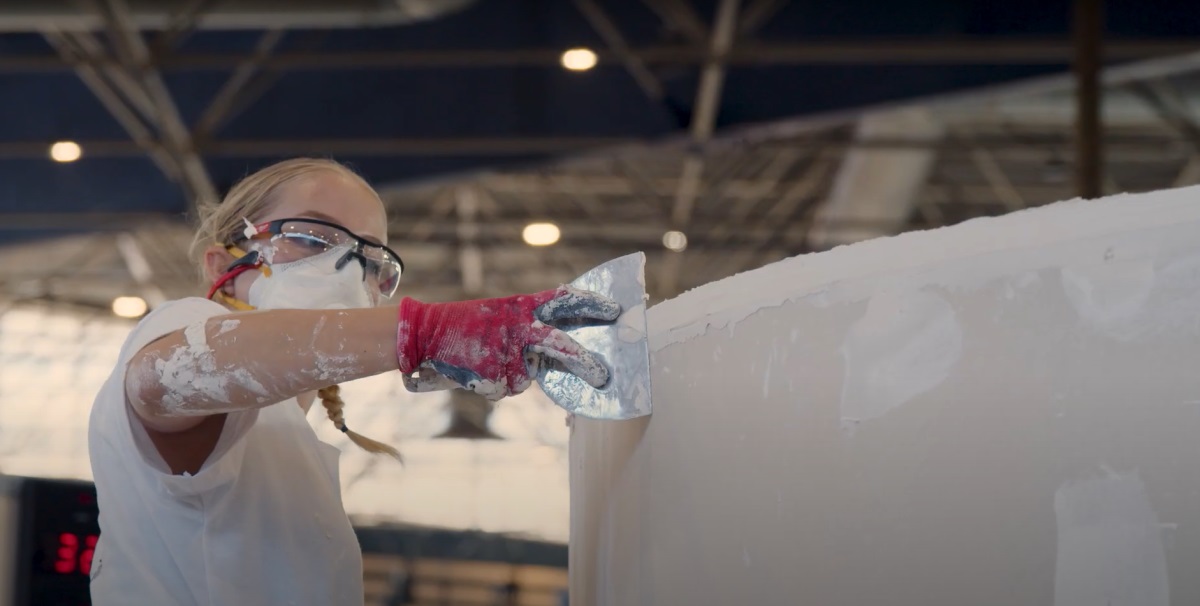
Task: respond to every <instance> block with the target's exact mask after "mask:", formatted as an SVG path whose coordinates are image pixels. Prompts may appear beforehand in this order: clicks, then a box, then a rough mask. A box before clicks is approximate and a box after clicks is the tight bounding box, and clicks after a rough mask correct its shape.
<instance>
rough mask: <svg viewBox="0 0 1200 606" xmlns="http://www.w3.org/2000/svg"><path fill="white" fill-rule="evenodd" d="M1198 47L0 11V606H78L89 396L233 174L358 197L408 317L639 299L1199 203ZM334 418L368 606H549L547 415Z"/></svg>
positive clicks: (917, 7)
mask: <svg viewBox="0 0 1200 606" xmlns="http://www.w3.org/2000/svg"><path fill="white" fill-rule="evenodd" d="M1198 36H1200V18H1197V14H1196V8H1195V7H1194V5H1193V3H1190V2H1184V1H1182V0H1157V1H1155V2H1145V1H1138V0H1108V1H1107V2H1103V1H1101V0H1073V1H1072V0H1060V1H1054V0H1051V1H1046V0H1037V1H1034V0H1010V1H1008V2H1003V3H995V2H986V3H985V2H961V1H957V0H931V1H918V0H841V1H839V2H837V3H834V2H817V1H814V0H790V1H789V0H224V1H222V0H172V1H167V0H162V1H156V0H87V1H82V0H81V1H68V0H61V1H55V0H5V1H4V2H0V473H2V474H6V475H7V476H12V478H10V479H11V480H12V481H11V482H9V483H8V484H9V485H10V488H9V489H8V492H7V494H8V501H6V503H7V505H5V506H4V507H0V523H5V524H7V525H6V526H4V528H5V529H6V530H5V532H6V533H7V534H5V535H3V536H0V553H7V554H9V555H8V556H0V569H3V570H8V571H10V572H9V574H12V575H15V576H13V577H11V578H12V579H14V583H13V584H12V585H11V586H12V587H13V597H11V598H8V597H7V596H2V595H0V606H2V605H4V604H7V603H13V604H27V603H29V604H34V603H37V604H41V603H46V604H49V603H53V604H60V603H61V604H81V603H86V601H85V598H84V597H80V596H85V595H86V574H85V573H86V567H87V564H86V562H85V558H83V557H82V554H83V553H84V552H85V551H86V549H83V547H86V545H87V543H88V540H89V539H88V538H87V537H89V536H93V534H94V532H95V529H94V521H95V520H94V516H95V513H94V512H95V504H94V499H92V500H91V501H89V497H88V494H91V493H90V492H89V491H90V485H88V484H87V480H88V479H89V478H90V475H91V474H90V468H89V463H88V459H87V444H86V425H87V415H88V411H89V409H90V406H91V402H92V398H93V397H94V394H95V393H96V391H97V390H98V389H99V386H100V384H101V383H102V382H103V381H104V380H105V378H106V377H107V375H108V373H109V372H111V370H112V366H113V364H114V360H115V358H116V355H117V351H118V348H119V346H120V344H121V342H122V340H123V339H124V336H125V335H126V334H127V332H128V331H129V329H130V328H131V327H132V325H133V323H134V322H136V319H137V318H138V317H140V316H142V315H143V314H145V313H146V312H147V310H148V309H152V308H153V307H154V306H155V305H157V304H160V303H161V302H163V301H166V300H169V299H173V298H178V297H184V296H194V295H202V294H203V285H201V284H199V283H198V281H197V275H196V270H195V269H194V265H193V263H192V260H191V259H189V258H188V256H187V252H186V248H187V245H188V242H189V240H190V235H191V227H190V223H189V221H190V219H191V218H192V217H193V209H194V207H195V205H196V204H197V202H200V201H205V200H211V199H218V198H219V197H220V196H221V195H222V194H223V193H224V192H225V191H226V190H227V189H228V188H229V187H230V186H231V185H232V184H233V183H234V182H236V181H237V179H239V178H240V177H242V176H244V175H246V174H247V173H248V172H251V171H253V170H255V169H257V168H259V167H262V166H264V165H266V164H269V163H271V162H273V161H275V160H278V159H283V158H287V157H291V156H296V155H316V156H324V157H333V158H336V159H338V160H341V161H343V162H346V163H348V164H350V165H351V166H352V167H353V168H355V169H356V170H358V171H359V172H360V173H362V174H363V175H364V176H365V177H367V178H368V180H370V181H371V182H372V183H373V184H375V185H376V187H377V188H378V189H379V191H380V193H381V195H382V197H383V199H384V201H385V203H386V205H387V207H388V212H389V217H390V241H391V244H392V247H393V248H394V249H396V250H397V251H398V252H399V254H400V255H401V256H402V257H403V258H404V259H405V262H406V264H407V268H408V271H407V273H406V274H405V276H404V279H403V282H402V284H401V289H402V293H403V294H404V295H407V296H413V297H416V298H421V299H425V300H453V299H462V298H477V297H486V296H498V295H505V294H513V293H518V292H530V291H536V290H542V289H545V288H549V287H553V286H556V285H558V284H560V283H563V282H568V281H570V280H571V279H573V278H574V277H575V276H577V275H578V274H580V273H582V272H584V271H586V270H587V269H589V268H590V267H592V266H594V265H597V264H599V263H601V262H603V261H606V260H608V259H611V258H614V257H617V256H620V255H623V254H626V253H630V252H634V251H644V252H645V253H646V254H647V256H648V266H647V285H648V288H649V290H650V291H651V298H652V300H653V301H660V300H662V299H664V298H669V297H672V296H675V295H677V294H679V293H681V292H683V291H685V290H687V289H690V288H693V287H696V286H699V285H701V284H705V283H707V282H711V281H714V280H719V279H721V278H724V277H727V276H730V275H733V274H736V273H738V272H743V271H748V270H751V269H754V268H757V267H760V266H762V265H764V264H767V263H771V262H773V261H776V260H779V259H783V258H786V257H790V256H794V255H797V254H804V253H812V252H819V251H822V250H827V249H829V248H832V247H835V246H838V245H842V244H848V243H852V242H855V241H859V240H863V239H868V238H874V237H880V236H887V235H892V234H896V233H900V232H904V231H908V230H913V229H927V228H936V227H940V226H945V225H951V224H954V223H958V222H961V221H964V220H968V219H971V218H975V217H982V216H989V215H998V214H1003V213H1008V212H1013V211H1019V210H1021V209H1024V208H1028V207H1033V206H1038V205H1042V204H1046V203H1050V202H1054V201H1058V200H1063V199H1068V198H1073V197H1077V196H1082V197H1088V198H1090V197H1097V196H1100V195H1107V194H1111V193H1117V192H1126V191H1129V192H1137V191H1148V190H1156V189H1163V188H1169V187H1178V186H1183V185H1189V184H1193V183H1196V182H1200V154H1198V150H1200V122H1198V121H1200V37H1198ZM345 395H346V401H347V403H348V408H347V417H348V421H349V423H350V424H351V425H352V426H354V427H361V428H362V429H363V431H364V433H367V434H368V435H371V436H372V437H375V438H378V439H382V440H385V441H390V442H392V443H395V444H397V445H398V446H399V447H400V449H401V450H402V451H403V453H404V455H405V457H406V459H407V466H406V467H400V466H398V465H396V464H394V463H393V462H391V461H388V460H383V459H378V458H371V457H368V456H365V455H363V454H361V453H360V452H359V451H358V450H356V449H354V448H353V447H349V446H348V444H347V443H346V442H345V441H344V440H343V439H341V435H340V434H337V433H336V432H335V431H332V430H331V428H329V427H328V424H327V423H324V422H322V420H323V419H318V418H316V417H314V425H315V426H316V428H317V431H318V433H319V434H320V435H321V436H322V438H323V439H326V440H328V441H329V442H331V443H333V444H335V445H337V446H339V447H341V448H342V449H343V457H342V468H341V479H342V484H343V490H344V496H345V504H346V507H347V510H348V511H349V513H350V514H351V516H352V518H353V519H354V521H355V524H356V526H357V527H358V529H359V535H360V541H361V542H362V544H363V548H364V551H365V552H366V555H365V562H366V574H367V592H368V595H367V600H368V603H369V604H418V603H419V604H562V603H565V600H566V598H565V586H566V572H565V567H566V546H565V544H566V541H567V539H568V536H567V529H568V514H569V504H568V494H567V493H568V484H567V464H566V450H567V442H568V435H569V430H568V428H567V426H566V422H565V421H566V417H565V414H564V413H562V412H561V411H560V410H559V409H557V408H555V407H554V406H553V405H552V404H550V403H549V402H548V401H547V400H546V399H545V398H544V397H543V396H541V395H540V394H538V393H536V392H533V393H528V394H525V395H523V396H521V397H518V398H514V399H512V400H509V401H505V402H503V403H501V404H499V405H498V406H492V405H490V404H488V403H486V402H484V401H482V400H479V399H477V398H474V397H471V396H470V395H468V394H463V393H461V392H454V393H451V394H434V395H422V396H414V395H411V394H408V393H407V392H406V391H405V390H404V388H403V386H402V385H401V384H400V383H399V381H398V380H397V378H396V377H391V376H382V377H376V378H373V379H370V380H364V381H359V382H357V383H354V384H349V385H347V386H346V388H345ZM19 478H41V480H23V479H19ZM51 480H52V481H51ZM64 503H66V505H64ZM37 512H42V513H37ZM6 520H7V522H5V521H6ZM66 534H72V535H74V536H76V537H78V538H77V539H64V536H65V535H66ZM64 540H68V541H70V540H77V541H78V545H80V546H82V547H81V550H80V551H79V554H80V556H79V557H78V558H74V559H72V558H68V560H69V562H59V561H57V560H56V557H57V556H56V555H55V554H58V553H59V549H60V548H61V547H62V544H61V541H64ZM56 541H57V543H56ZM5 550H7V551H5ZM71 553H73V554H74V553H76V552H71ZM88 553H90V552H88ZM73 557H74V556H73ZM88 557H90V556H88ZM3 570H0V575H3V574H5V573H4V572H3ZM2 578H4V577H2V576H0V579H2ZM54 587H58V588H65V589H61V591H62V592H74V593H73V594H70V595H68V593H63V594H62V595H61V596H58V597H54V596H53V595H52V594H53V592H55V591H60V589H53V588H54ZM80 587H82V588H83V589H82V591H83V593H79V592H80V591H81V590H80V589H79V588H80ZM3 591H4V590H3V589H0V592H3ZM22 592H24V593H22ZM47 596H50V597H47ZM72 596H73V597H72ZM6 599H7V600H9V601H7V602H6V601H5V600H6ZM39 600H41V601H39ZM53 600H58V601H53ZM72 600H74V601H72Z"/></svg>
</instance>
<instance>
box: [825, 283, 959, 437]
mask: <svg viewBox="0 0 1200 606" xmlns="http://www.w3.org/2000/svg"><path fill="white" fill-rule="evenodd" d="M962 347H963V337H962V329H961V328H960V327H959V324H958V320H957V318H956V317H955V314H954V309H953V308H952V307H951V306H950V304H949V303H947V302H946V301H945V300H944V299H942V298H941V297H939V296H937V295H935V294H932V293H929V292H920V291H911V292H895V291H888V292H882V293H880V294H878V295H876V296H874V297H872V298H871V301H870V303H869V304H868V305H867V311H866V314H865V315H864V316H863V317H862V318H861V319H860V320H858V321H857V322H855V323H854V324H853V325H852V326H851V327H850V330H849V334H848V335H847V337H846V340H845V342H844V343H843V344H842V349H841V352H842V357H843V359H844V360H845V378H844V381H843V384H842V397H841V413H842V417H843V419H845V420H847V421H851V422H852V423H851V424H850V426H849V427H851V428H852V427H853V426H854V425H857V424H858V423H860V422H862V421H863V420H867V419H874V418H876V417H881V416H883V415H884V414H885V413H887V412H888V411H889V410H892V409H893V408H896V407H897V406H900V405H902V404H904V403H905V402H908V401H909V400H911V399H913V398H915V397H916V396H918V395H920V394H922V393H925V392H927V391H929V390H930V389H933V388H934V387H936V386H937V385H938V384H940V383H941V382H942V381H944V380H945V379H946V377H948V376H949V375H950V371H951V370H952V369H953V368H954V364H955V363H956V362H957V361H958V358H959V356H960V355H961V354H962Z"/></svg>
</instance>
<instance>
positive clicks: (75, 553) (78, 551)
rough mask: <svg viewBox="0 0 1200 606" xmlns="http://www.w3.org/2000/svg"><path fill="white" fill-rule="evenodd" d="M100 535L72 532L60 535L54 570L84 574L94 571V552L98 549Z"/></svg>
mask: <svg viewBox="0 0 1200 606" xmlns="http://www.w3.org/2000/svg"><path fill="white" fill-rule="evenodd" d="M99 538H100V537H99V535H94V534H87V535H78V534H73V533H70V532H64V533H60V534H59V535H58V550H57V551H56V552H55V554H56V558H55V560H54V572H57V573H58V574H75V573H78V574H82V575H88V574H90V573H91V572H92V554H93V553H95V551H96V541H97V540H99Z"/></svg>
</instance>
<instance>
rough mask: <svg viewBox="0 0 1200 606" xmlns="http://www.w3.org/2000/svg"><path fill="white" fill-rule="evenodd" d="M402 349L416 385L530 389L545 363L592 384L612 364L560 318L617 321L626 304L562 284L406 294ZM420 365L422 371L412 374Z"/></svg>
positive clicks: (410, 384) (603, 378)
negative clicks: (499, 291)
mask: <svg viewBox="0 0 1200 606" xmlns="http://www.w3.org/2000/svg"><path fill="white" fill-rule="evenodd" d="M399 314H400V321H399V326H398V328H397V330H396V357H397V358H398V359H399V362H400V372H402V373H404V376H405V386H406V387H407V388H408V389H409V390H410V391H433V390H438V389H448V388H451V387H463V388H466V389H470V390H472V391H474V392H476V393H479V394H481V395H483V396H485V397H487V398H488V399H489V400H498V399H500V398H502V397H504V396H510V395H515V394H518V393H521V392H523V391H525V390H526V389H527V388H528V387H529V385H530V383H532V382H533V379H534V377H536V376H537V373H538V369H539V368H541V366H542V365H549V366H553V367H554V368H556V369H558V370H563V371H565V372H569V373H572V374H574V375H576V376H578V377H579V378H581V379H583V380H584V381H586V382H587V383H588V384H589V385H592V386H593V387H603V386H604V385H605V384H607V383H608V369H607V368H605V366H604V363H603V362H601V361H600V359H599V358H597V357H596V356H595V355H593V354H592V353H591V352H589V351H588V350H586V349H584V348H583V347H582V346H580V345H579V344H578V343H576V342H575V341H574V340H573V339H571V337H569V336H567V334H566V333H565V332H563V331H562V330H560V329H558V328H555V327H554V326H552V325H554V324H558V325H562V324H565V323H580V322H586V321H593V322H594V321H601V322H612V321H615V320H616V319H617V318H618V317H619V316H620V315H621V306H620V305H618V304H617V303H616V302H615V301H613V300H611V299H609V298H607V297H604V296H602V295H598V294H595V293H591V292H587V291H582V290H578V289H575V288H571V287H569V286H563V287H561V288H557V289H555V290H547V291H543V292H540V293H537V294H532V295H519V296H515V297H504V298H500V299H483V300H478V301H460V302H456V303H422V302H420V301H415V300H413V299H404V300H403V301H401V302H400V312H399ZM413 372H418V373H419V374H418V376H417V377H416V378H413V377H412V376H411V375H412V373H413Z"/></svg>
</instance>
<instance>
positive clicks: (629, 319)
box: [538, 252, 650, 420]
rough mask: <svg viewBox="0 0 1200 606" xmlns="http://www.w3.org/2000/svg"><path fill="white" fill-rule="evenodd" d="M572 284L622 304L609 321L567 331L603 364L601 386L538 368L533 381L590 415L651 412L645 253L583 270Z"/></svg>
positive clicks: (615, 416)
mask: <svg viewBox="0 0 1200 606" xmlns="http://www.w3.org/2000/svg"><path fill="white" fill-rule="evenodd" d="M571 286H574V287H575V288H579V289H582V290H590V291H592V292H595V293H599V294H602V295H604V296H607V297H609V298H611V299H613V300H615V301H616V302H617V303H619V304H620V305H621V310H622V314H621V317H620V318H619V319H618V320H617V321H616V322H614V323H613V324H611V325H603V326H582V327H579V328H571V329H568V330H567V333H568V334H570V335H571V337H572V338H573V339H575V340H576V341H577V342H579V344H580V345H582V346H584V347H585V348H587V349H588V350H590V351H591V352H592V353H594V354H596V355H598V356H600V358H601V359H602V360H603V361H604V364H605V365H606V366H608V371H609V379H608V384H607V385H605V386H604V387H602V388H600V389H596V388H594V387H592V386H591V385H588V384H587V383H586V382H585V381H584V380H583V379H580V378H579V377H576V376H575V375H572V374H569V373H565V372H560V371H558V370H553V369H546V368H543V369H542V370H541V371H540V372H539V373H538V384H540V385H541V386H542V391H544V392H545V393H546V395H548V396H550V399H551V400H553V401H554V403H555V404H558V405H559V406H561V407H562V408H565V409H566V410H567V411H569V412H572V413H574V414H577V415H580V416H583V417H588V418H591V419H609V420H621V419H633V418H636V417H641V416H645V415H648V414H650V346H649V344H648V343H647V341H646V255H645V254H643V253H640V252H639V253H634V254H631V255H626V256H624V257H620V258H618V259H613V260H612V261H609V262H607V263H604V264H603V265H600V266H598V267H596V268H595V269H592V270H591V271H589V272H587V273H585V274H583V275H582V276H580V277H579V279H577V280H575V281H574V282H572V283H571Z"/></svg>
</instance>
